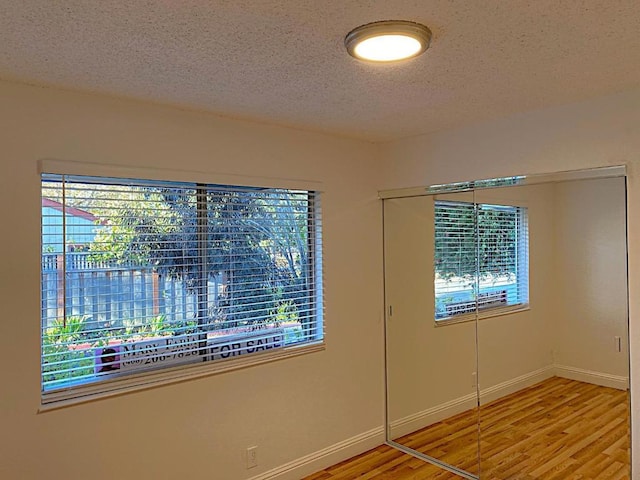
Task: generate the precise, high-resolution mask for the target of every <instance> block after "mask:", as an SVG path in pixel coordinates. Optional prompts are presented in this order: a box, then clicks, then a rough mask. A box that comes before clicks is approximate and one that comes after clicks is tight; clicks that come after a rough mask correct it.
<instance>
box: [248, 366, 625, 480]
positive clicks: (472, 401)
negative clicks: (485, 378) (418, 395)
mask: <svg viewBox="0 0 640 480" xmlns="http://www.w3.org/2000/svg"><path fill="white" fill-rule="evenodd" d="M553 376H558V377H562V378H569V379H571V380H577V381H580V382H587V383H593V384H595V385H601V386H604V387H611V388H617V389H619V390H626V389H628V388H629V379H628V378H627V377H622V376H618V375H610V374H607V373H601V372H594V371H589V370H583V369H581V368H575V367H570V366H566V365H550V366H548V367H544V368H541V369H539V370H535V371H533V372H529V373H526V374H524V375H521V376H519V377H516V378H512V379H510V380H507V381H506V382H502V383H499V384H497V385H494V386H492V387H488V388H485V389H481V391H480V398H481V401H482V403H483V404H485V403H488V402H492V401H494V400H497V399H499V398H501V397H504V396H506V395H510V394H512V393H514V392H517V391H518V390H522V389H523V388H527V387H530V386H532V385H535V384H536V383H539V382H541V381H543V380H546V379H548V378H551V377H553ZM480 380H481V381H482V378H480ZM475 406H476V396H475V393H472V394H469V395H464V396H462V397H459V398H456V399H453V400H451V401H448V402H445V403H442V404H440V405H436V406H435V407H431V408H428V409H426V410H423V411H421V412H418V413H415V414H412V415H409V416H406V417H404V418H401V419H399V420H395V421H393V422H391V425H390V430H391V438H397V437H400V436H402V435H406V434H408V433H411V432H414V431H416V430H419V429H421V428H424V427H427V426H429V425H432V424H434V423H436V422H439V421H441V420H444V419H445V418H448V417H451V416H453V415H456V414H458V413H461V412H464V411H465V410H469V409H471V408H474V407H475ZM384 441H385V434H384V428H383V427H378V428H374V429H372V430H369V431H368V432H364V433H361V434H360V435H356V436H355V437H351V438H349V439H347V440H344V441H342V442H339V443H336V444H334V445H331V446H329V447H327V448H323V449H322V450H318V451H317V452H314V453H311V454H309V455H305V456H304V457H301V458H298V459H296V460H293V461H291V462H289V463H286V464H284V465H281V466H279V467H276V468H273V469H271V470H268V471H266V472H263V473H260V474H258V475H256V476H253V477H251V478H250V479H249V480H298V479H300V478H302V477H304V476H307V475H311V474H312V473H314V472H317V471H318V470H322V469H323V468H327V467H329V466H331V465H334V464H336V463H339V462H341V461H343V460H346V459H347V458H351V457H353V456H355V455H358V454H360V453H363V452H366V451H367V450H371V449H372V448H375V447H377V446H379V445H382V444H383V443H384Z"/></svg>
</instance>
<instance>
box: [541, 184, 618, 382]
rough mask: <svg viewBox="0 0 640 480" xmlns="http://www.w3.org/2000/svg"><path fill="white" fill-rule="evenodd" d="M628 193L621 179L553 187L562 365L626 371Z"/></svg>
mask: <svg viewBox="0 0 640 480" xmlns="http://www.w3.org/2000/svg"><path fill="white" fill-rule="evenodd" d="M624 196H625V187H624V179H623V178H609V179H599V180H582V181H575V182H566V183H560V184H557V185H556V187H555V206H556V208H555V209H554V212H555V224H556V229H555V230H556V236H555V242H554V243H555V256H554V262H553V263H554V264H555V266H556V269H555V270H556V273H555V282H556V292H557V303H556V305H557V306H556V315H554V316H553V317H552V318H550V325H549V330H550V331H552V332H554V334H553V350H554V358H555V363H556V364H558V365H562V366H566V367H573V368H577V369H580V370H585V371H587V372H598V373H600V374H605V375H613V376H620V377H627V376H628V372H629V363H628V348H627V346H628V341H627V278H626V274H627V265H626V256H625V253H626V243H625V242H626V238H625V228H626V227H625V198H624ZM556 319H557V320H559V321H556ZM616 336H619V337H621V347H622V348H621V352H618V351H617V350H616V348H615V342H614V337H616Z"/></svg>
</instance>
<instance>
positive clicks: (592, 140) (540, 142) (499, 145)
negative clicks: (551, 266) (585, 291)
mask: <svg viewBox="0 0 640 480" xmlns="http://www.w3.org/2000/svg"><path fill="white" fill-rule="evenodd" d="M382 154H383V158H384V159H385V160H386V164H385V166H386V168H385V170H384V172H383V174H384V179H385V181H384V183H383V184H382V186H381V187H382V188H383V189H386V188H402V187H409V186H416V185H429V184H438V183H446V182H452V181H462V180H472V179H477V178H495V177H500V176H507V175H518V174H532V173H546V172H556V171H562V170H572V169H582V168H590V167H598V166H606V165H620V164H625V165H626V166H627V171H628V191H627V199H628V209H629V210H628V212H629V213H628V243H629V289H630V303H629V317H630V332H629V336H630V339H631V340H630V348H631V398H632V415H633V418H632V436H633V438H640V402H639V401H637V400H636V399H637V398H638V396H639V395H640V379H638V378H636V376H637V375H636V373H637V372H638V370H639V369H640V296H638V295H636V294H635V293H634V292H637V291H638V290H639V289H640V249H639V248H638V247H637V246H638V245H640V216H639V215H638V213H637V211H636V210H638V209H639V208H640V207H639V206H640V177H639V176H640V173H638V167H639V166H640V162H639V160H640V90H631V91H627V92H624V93H620V94H616V95H611V96H607V97H600V98H597V99H593V100H590V101H587V102H582V103H577V104H571V105H566V106H562V107H556V108H549V109H544V110H538V111H534V112H529V113H523V114H519V115H513V116H511V117H508V118H503V119H499V120H495V121H491V122H485V123H482V124H477V125H471V126H468V127H465V128H459V129H456V130H451V131H443V132H439V133H436V134H433V135H425V136H420V137H414V138H410V139H405V140H401V141H398V142H392V143H389V144H385V145H383V146H382ZM632 462H633V468H634V471H636V472H638V471H640V442H633V445H632Z"/></svg>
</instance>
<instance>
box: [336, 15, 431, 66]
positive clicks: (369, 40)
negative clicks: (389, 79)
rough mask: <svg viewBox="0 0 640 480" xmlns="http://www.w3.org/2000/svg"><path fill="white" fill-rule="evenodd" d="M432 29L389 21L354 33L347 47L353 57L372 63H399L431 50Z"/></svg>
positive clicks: (351, 32) (347, 38)
mask: <svg viewBox="0 0 640 480" xmlns="http://www.w3.org/2000/svg"><path fill="white" fill-rule="evenodd" d="M430 42H431V30H429V29H428V28H427V27H425V26H424V25H421V24H419V23H415V22H407V21H404V20H386V21H383V22H374V23H368V24H366V25H362V26H360V27H358V28H355V29H353V30H351V31H350V32H349V33H348V35H347V36H346V37H345V39H344V45H345V46H346V47H347V51H348V52H349V54H350V55H351V56H352V57H355V58H357V59H359V60H368V61H371V62H396V61H398V60H405V59H407V58H412V57H415V56H418V55H420V54H421V53H423V52H424V51H425V50H426V49H427V48H429V43H430Z"/></svg>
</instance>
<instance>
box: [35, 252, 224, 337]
mask: <svg viewBox="0 0 640 480" xmlns="http://www.w3.org/2000/svg"><path fill="white" fill-rule="evenodd" d="M65 266H66V278H65V277H64V276H65V268H64V267H65ZM221 280H222V279H221V277H212V278H210V280H209V285H208V288H209V292H208V293H209V295H208V299H209V307H210V308H211V307H214V306H216V304H217V299H218V294H219V292H220V288H221V287H222V282H221ZM41 298H42V319H43V326H44V327H48V326H50V325H51V324H52V322H53V321H54V320H55V319H56V318H62V317H63V315H64V312H65V305H66V314H67V316H71V315H74V316H75V315H77V316H87V317H91V319H92V321H93V322H101V323H106V324H109V325H111V326H114V327H120V326H123V322H124V321H125V320H126V321H128V322H134V323H136V324H141V323H144V322H145V319H149V318H150V317H153V316H157V315H164V316H165V317H166V319H167V321H170V322H174V321H184V320H190V319H195V318H196V313H197V295H196V294H195V292H193V291H191V290H190V289H188V288H187V286H186V285H185V282H183V281H182V280H181V279H177V278H168V277H166V276H163V275H160V274H158V273H157V272H155V271H154V270H153V268H151V267H149V266H144V265H133V264H132V265H109V264H108V263H105V262H93V261H91V259H90V257H89V256H88V255H87V254H85V253H83V252H74V253H68V254H67V255H66V258H65V259H64V263H63V259H62V255H60V254H43V255H42V293H41Z"/></svg>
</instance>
